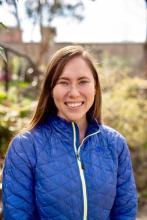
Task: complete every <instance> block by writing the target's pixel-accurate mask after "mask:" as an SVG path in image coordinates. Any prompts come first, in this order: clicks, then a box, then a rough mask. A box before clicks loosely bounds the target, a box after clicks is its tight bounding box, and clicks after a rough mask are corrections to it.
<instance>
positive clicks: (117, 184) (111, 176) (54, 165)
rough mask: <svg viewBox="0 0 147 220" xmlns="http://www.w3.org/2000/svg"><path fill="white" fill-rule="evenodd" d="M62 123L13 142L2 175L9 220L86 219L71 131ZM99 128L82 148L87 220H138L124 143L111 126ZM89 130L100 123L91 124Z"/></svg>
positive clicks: (50, 125)
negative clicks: (97, 132)
mask: <svg viewBox="0 0 147 220" xmlns="http://www.w3.org/2000/svg"><path fill="white" fill-rule="evenodd" d="M59 120H60V119H59V118H58V119H56V120H50V121H48V122H47V124H45V125H41V126H39V127H38V128H36V129H34V130H33V131H32V132H26V133H25V134H23V135H19V136H17V137H15V138H14V140H13V141H12V143H11V146H10V148H9V151H8V154H7V157H6V160H5V165H4V171H3V207H4V217H5V220H75V219H77V220H82V218H83V217H82V216H83V194H82V184H81V179H80V176H79V170H78V166H77V161H76V155H75V153H74V148H73V140H72V135H73V133H72V127H71V124H70V123H68V124H67V123H66V122H64V121H63V120H62V123H59ZM59 125H60V126H59ZM99 128H100V131H101V132H100V133H99V134H97V135H95V136H92V137H89V138H88V139H87V140H86V141H85V142H84V144H83V146H82V148H81V160H82V162H83V163H84V167H85V170H84V174H85V180H86V187H87V198H88V220H108V219H110V220H113V219H114V220H134V219H135V216H136V210H137V198H136V187H135V183H134V177H133V173H132V166H131V163H130V154H129V151H128V147H127V144H126V141H125V139H124V138H123V137H122V136H121V135H120V134H119V133H118V132H116V131H114V130H113V129H110V128H109V127H106V126H103V125H99ZM90 129H91V130H92V131H93V130H94V129H97V125H96V124H95V123H94V122H93V124H91V127H90ZM90 129H89V131H88V132H90ZM60 131H61V132H60ZM63 136H64V138H63Z"/></svg>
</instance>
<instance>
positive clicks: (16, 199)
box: [2, 135, 39, 220]
mask: <svg viewBox="0 0 147 220" xmlns="http://www.w3.org/2000/svg"><path fill="white" fill-rule="evenodd" d="M31 145H32V143H31V141H29V140H28V137H26V136H23V135H21V136H17V137H15V138H14V140H13V141H12V142H11V144H10V147H9V150H8V153H7V156H6V159H5V164H4V169H3V177H2V200H3V215H4V220H10V219H11V220H20V219H21V220H38V219H39V218H38V217H37V216H38V215H37V209H36V206H35V193H34V172H33V160H32V161H31V158H34V156H33V151H32V150H31V149H32V146H31Z"/></svg>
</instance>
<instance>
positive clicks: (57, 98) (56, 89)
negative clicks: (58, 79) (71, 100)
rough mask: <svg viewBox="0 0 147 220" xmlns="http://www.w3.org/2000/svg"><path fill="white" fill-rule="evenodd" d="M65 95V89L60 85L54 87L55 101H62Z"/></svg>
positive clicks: (53, 95)
mask: <svg viewBox="0 0 147 220" xmlns="http://www.w3.org/2000/svg"><path fill="white" fill-rule="evenodd" d="M64 96H65V91H64V90H63V89H60V88H59V87H58V86H57V87H54V89H53V92H52V97H53V99H54V102H55V103H56V102H59V101H62V100H63V98H64Z"/></svg>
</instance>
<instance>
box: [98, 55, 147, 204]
mask: <svg viewBox="0 0 147 220" xmlns="http://www.w3.org/2000/svg"><path fill="white" fill-rule="evenodd" d="M113 59H114V58H113ZM130 72H131V69H130V67H129V63H127V62H124V61H121V60H120V61H119V60H118V58H117V60H115V59H114V60H113V62H112V60H110V62H109V60H106V61H105V62H104V63H103V70H101V69H100V80H101V85H102V90H103V119H104V123H105V124H107V125H109V126H110V127H113V128H114V129H116V130H118V131H119V132H120V133H122V134H123V135H124V136H125V137H126V139H127V141H128V145H129V147H130V150H131V156H132V160H133V167H134V173H135V178H136V182H137V189H138V195H139V205H143V204H144V203H145V201H147V188H146V186H147V173H146V172H145V169H146V161H147V135H146V133H147V80H145V79H141V78H139V77H131V75H130V74H129V73H130Z"/></svg>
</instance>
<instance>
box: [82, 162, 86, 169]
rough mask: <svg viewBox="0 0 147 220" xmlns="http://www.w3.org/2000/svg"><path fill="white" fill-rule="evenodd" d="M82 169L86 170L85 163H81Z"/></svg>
mask: <svg viewBox="0 0 147 220" xmlns="http://www.w3.org/2000/svg"><path fill="white" fill-rule="evenodd" d="M81 167H82V170H84V169H85V166H84V163H83V162H81Z"/></svg>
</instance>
